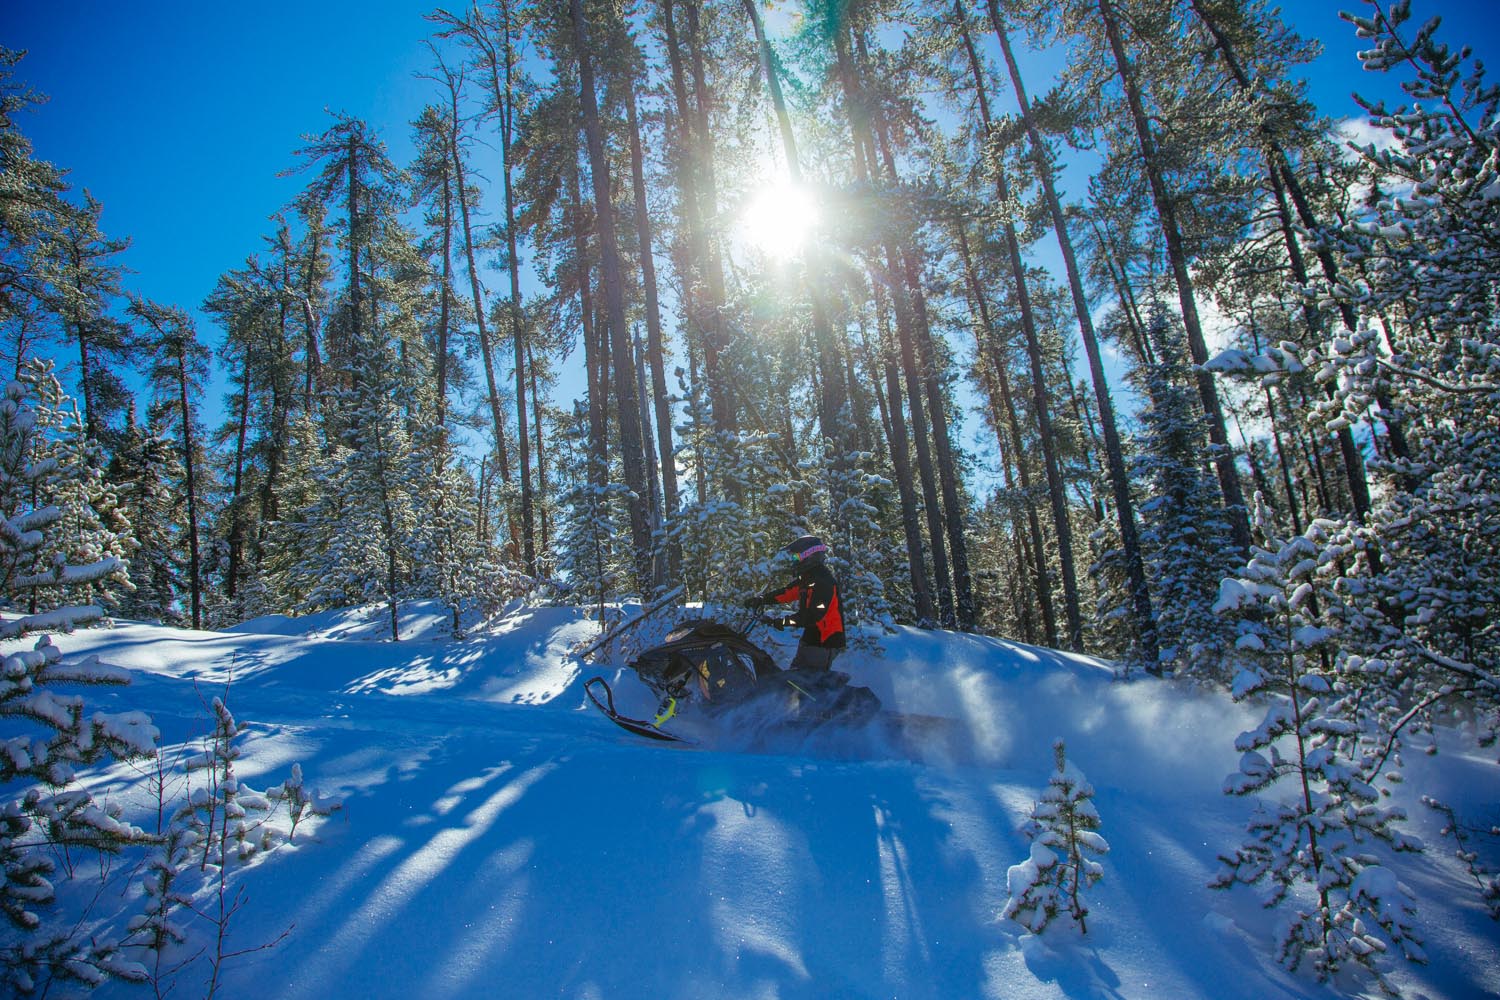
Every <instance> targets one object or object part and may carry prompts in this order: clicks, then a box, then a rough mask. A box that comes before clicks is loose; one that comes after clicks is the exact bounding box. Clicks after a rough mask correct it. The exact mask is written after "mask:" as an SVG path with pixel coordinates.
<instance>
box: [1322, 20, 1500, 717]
mask: <svg viewBox="0 0 1500 1000" xmlns="http://www.w3.org/2000/svg"><path fill="white" fill-rule="evenodd" d="M1370 6H1371V7H1372V8H1373V15H1372V16H1369V17H1352V18H1351V19H1352V20H1353V21H1354V23H1355V25H1356V26H1357V28H1358V32H1359V34H1360V36H1361V37H1362V38H1365V39H1369V40H1370V41H1371V44H1372V48H1370V49H1369V50H1367V51H1366V52H1364V53H1362V54H1361V59H1362V60H1363V62H1364V65H1365V67H1366V68H1367V69H1370V70H1375V71H1382V72H1386V71H1391V70H1395V69H1401V70H1404V71H1406V72H1409V73H1411V74H1412V76H1413V78H1412V79H1408V80H1405V81H1403V82H1402V84H1401V86H1402V88H1403V89H1404V90H1405V91H1406V92H1407V93H1408V94H1409V95H1410V96H1411V97H1412V98H1413V99H1414V101H1415V103H1413V104H1412V105H1411V106H1409V107H1405V106H1403V107H1399V108H1395V109H1388V108H1386V107H1385V106H1383V105H1371V106H1369V110H1370V112H1371V122H1372V124H1373V125H1374V126H1375V127H1376V128H1378V129H1381V130H1383V131H1385V132H1386V133H1387V134H1388V136H1389V138H1390V142H1389V143H1387V144H1381V147H1380V148H1377V146H1376V145H1374V144H1372V145H1369V146H1366V147H1365V148H1363V149H1361V150H1360V155H1361V157H1362V159H1363V161H1364V164H1365V166H1366V168H1367V171H1368V174H1369V179H1370V181H1371V194H1370V197H1369V199H1368V200H1369V205H1368V207H1367V208H1366V210H1365V211H1363V212H1361V213H1359V214H1356V215H1354V216H1352V217H1350V218H1349V219H1348V220H1347V221H1346V222H1345V223H1344V224H1343V225H1342V226H1340V227H1338V228H1337V229H1333V230H1331V231H1329V232H1326V233H1323V234H1321V235H1322V236H1323V237H1324V238H1325V239H1327V240H1329V241H1330V242H1331V243H1333V244H1334V245H1335V246H1336V247H1337V248H1338V249H1339V250H1340V251H1341V252H1342V253H1343V254H1344V255H1345V256H1346V257H1348V258H1349V259H1350V260H1352V261H1355V262H1357V263H1358V265H1359V267H1360V272H1361V274H1362V275H1363V280H1362V281H1359V282H1345V283H1342V284H1339V285H1334V286H1327V287H1323V288H1320V289H1318V291H1319V292H1320V293H1321V294H1326V295H1328V296H1329V297H1331V298H1333V299H1335V300H1338V301H1341V302H1345V303H1348V304H1350V305H1352V306H1354V307H1355V308H1357V309H1358V310H1359V311H1360V313H1361V315H1362V316H1363V318H1364V321H1365V322H1367V323H1369V324H1370V325H1369V326H1366V327H1364V328H1362V329H1360V330H1355V331H1350V330H1340V331H1335V335H1333V336H1331V337H1330V338H1329V339H1328V341H1327V343H1326V344H1324V345H1321V346H1320V347H1319V348H1318V349H1316V350H1311V351H1307V352H1304V354H1303V356H1302V357H1301V358H1300V359H1298V363H1300V364H1305V365H1307V366H1308V367H1310V368H1313V369H1315V370H1316V371H1317V373H1318V377H1319V379H1320V380H1322V381H1324V382H1325V383H1326V384H1327V385H1328V386H1329V387H1331V389H1332V398H1331V399H1330V400H1329V401H1328V402H1327V403H1326V405H1324V406H1322V407H1320V409H1319V412H1318V413H1317V414H1316V417H1317V418H1318V419H1320V420H1322V421H1323V422H1324V423H1325V424H1326V426H1328V427H1329V428H1333V429H1337V428H1339V427H1343V426H1347V425H1348V424H1350V423H1352V422H1354V421H1357V420H1359V419H1361V418H1362V417H1364V416H1366V415H1367V414H1369V413H1370V412H1371V411H1372V409H1375V410H1380V411H1381V412H1382V415H1383V416H1384V417H1385V420H1386V422H1387V423H1389V422H1391V421H1392V420H1396V421H1397V422H1398V423H1399V424H1400V425H1401V426H1402V427H1403V428H1404V435H1403V442H1404V454H1403V453H1401V452H1402V450H1403V449H1398V448H1397V447H1396V443H1397V442H1396V441H1395V440H1394V439H1392V440H1388V441H1386V442H1378V443H1382V444H1384V445H1385V448H1384V449H1383V450H1384V452H1385V454H1386V455H1387V459H1388V460H1387V461H1385V462H1382V463H1372V468H1374V469H1376V470H1378V471H1381V472H1384V473H1385V474H1386V475H1387V476H1388V478H1389V480H1390V483H1389V486H1388V488H1387V490H1386V491H1385V493H1384V495H1383V496H1382V497H1381V498H1380V500H1379V502H1378V503H1377V505H1376V508H1375V510H1374V511H1373V513H1372V516H1371V518H1370V524H1369V526H1368V527H1369V528H1370V531H1371V538H1372V542H1373V544H1374V545H1375V546H1376V548H1377V550H1378V552H1379V572H1377V573H1375V574H1374V576H1373V578H1372V579H1371V580H1370V581H1369V582H1368V583H1367V584H1366V585H1365V586H1363V587H1362V589H1361V591H1360V594H1359V599H1358V607H1357V608H1355V609H1354V617H1351V627H1356V628H1358V629H1359V631H1360V636H1361V640H1362V645H1363V646H1364V648H1365V650H1366V655H1367V659H1368V660H1369V661H1370V664H1371V671H1370V672H1371V673H1373V672H1375V671H1377V670H1378V672H1379V673H1381V674H1382V675H1383V676H1385V677H1387V678H1388V679H1389V681H1390V683H1389V685H1388V686H1389V687H1391V688H1395V687H1398V686H1400V685H1403V684H1404V685H1406V687H1407V688H1408V690H1407V691H1405V692H1404V694H1403V698H1404V699H1406V702H1407V704H1406V708H1410V706H1411V705H1412V704H1418V703H1421V702H1428V703H1431V704H1433V705H1439V706H1440V705H1442V704H1444V703H1445V701H1446V703H1448V704H1454V703H1461V704H1462V706H1463V711H1464V712H1465V713H1466V714H1483V715H1487V716H1488V717H1489V718H1490V719H1491V720H1492V721H1491V725H1494V720H1497V719H1500V651H1497V647H1496V644H1495V643H1494V642H1493V641H1490V640H1491V637H1492V635H1493V632H1494V627H1495V626H1494V622H1495V621H1496V620H1497V618H1500V520H1497V518H1496V517H1495V516H1494V508H1495V503H1496V500H1495V497H1496V489H1495V487H1494V485H1493V483H1494V476H1495V470H1496V469H1497V468H1500V282H1497V280H1496V274H1495V266H1494V261H1495V255H1496V253H1497V250H1500V213H1497V212H1496V211H1495V206H1496V204H1497V199H1500V158H1497V156H1496V152H1495V151H1496V150H1497V149H1500V86H1496V85H1494V84H1491V83H1488V82H1486V80H1485V78H1484V73H1483V69H1482V67H1481V66H1480V65H1479V64H1478V63H1477V62H1475V63H1474V64H1473V66H1472V68H1466V63H1467V62H1468V58H1469V53H1468V50H1467V48H1465V49H1464V50H1463V51H1460V52H1453V51H1451V50H1449V48H1448V47H1447V46H1446V45H1444V44H1442V43H1441V42H1439V41H1438V40H1437V37H1436V33H1437V30H1438V27H1439V25H1438V19H1436V18H1434V19H1432V20H1431V21H1429V22H1428V23H1427V24H1425V25H1423V26H1422V27H1421V28H1419V29H1416V30H1415V31H1412V30H1410V28H1409V27H1408V26H1407V24H1406V22H1407V19H1408V18H1409V16H1410V4H1409V3H1408V2H1405V0H1399V2H1395V3H1391V4H1389V5H1388V6H1385V5H1382V4H1381V3H1375V2H1371V4H1370ZM1382 400H1383V401H1384V402H1382ZM1387 404H1388V405H1389V407H1390V409H1391V410H1392V411H1393V412H1390V413H1386V412H1384V411H1385V410H1386V405H1387ZM1404 710H1405V709H1403V711H1404Z"/></svg>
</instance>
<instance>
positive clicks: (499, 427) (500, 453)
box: [448, 86, 510, 484]
mask: <svg viewBox="0 0 1500 1000" xmlns="http://www.w3.org/2000/svg"><path fill="white" fill-rule="evenodd" d="M449 97H450V117H449V124H450V125H451V126H452V129H453V131H452V132H450V133H449V136H448V154H449V156H450V157H451V158H452V160H453V181H454V184H455V185H456V186H457V188H458V190H457V191H456V192H455V194H456V195H457V197H458V212H459V221H460V223H461V224H462V226H463V231H464V257H465V259H466V260H467V262H468V265H469V290H470V292H471V294H472V295H473V298H474V318H475V321H476V322H477V323H478V325H479V354H480V357H481V358H482V359H483V361H484V380H485V386H486V388H488V390H489V407H490V420H491V422H492V425H493V427H494V431H495V453H496V456H497V457H498V458H499V460H500V480H501V482H504V483H506V484H509V483H510V462H509V458H508V457H507V454H506V448H505V412H504V410H503V409H502V408H501V406H500V387H499V384H498V383H497V381H496V379H495V356H494V352H493V351H492V350H491V346H490V333H489V327H488V326H486V325H485V319H484V312H485V310H484V292H483V291H482V290H481V289H480V287H479V267H478V265H477V264H476V263H475V260H474V233H473V229H472V228H471V226H470V222H469V199H468V192H467V188H466V185H465V183H464V160H463V156H461V155H460V153H459V148H458V121H459V118H458V88H457V87H452V86H450V87H449Z"/></svg>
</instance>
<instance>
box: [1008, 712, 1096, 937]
mask: <svg viewBox="0 0 1500 1000" xmlns="http://www.w3.org/2000/svg"><path fill="white" fill-rule="evenodd" d="M1052 755H1053V759H1054V761H1055V762H1056V770H1054V771H1053V772H1052V774H1051V776H1050V777H1048V779H1047V789H1046V791H1044V792H1042V797H1041V798H1040V799H1038V800H1037V802H1036V804H1035V806H1033V807H1032V810H1031V819H1030V821H1029V822H1027V824H1026V827H1025V833H1026V835H1027V836H1028V837H1029V838H1030V839H1031V856H1030V857H1028V858H1027V859H1026V860H1025V861H1023V862H1021V863H1020V864H1018V865H1012V866H1011V867H1010V869H1009V870H1008V871H1007V872H1006V873H1005V882H1006V887H1007V889H1008V890H1009V892H1010V898H1009V899H1008V900H1007V901H1006V904H1005V908H1004V909H1003V910H1001V912H1000V916H1001V917H1002V918H1003V919H1007V920H1014V921H1016V923H1018V924H1020V925H1021V926H1022V927H1025V928H1026V929H1027V930H1029V931H1031V933H1033V934H1040V933H1041V932H1042V931H1043V930H1044V929H1045V928H1046V927H1047V925H1048V924H1049V923H1050V922H1051V921H1052V919H1053V918H1054V917H1056V916H1057V915H1058V914H1059V913H1066V914H1067V915H1068V917H1070V918H1071V919H1072V920H1074V921H1075V922H1076V923H1077V924H1078V929H1079V930H1080V931H1081V932H1085V933H1086V932H1087V931H1088V926H1087V924H1086V923H1085V918H1086V917H1087V916H1088V912H1089V908H1088V906H1087V905H1086V904H1085V903H1084V901H1083V899H1082V898H1081V896H1080V894H1081V893H1082V892H1083V890H1084V889H1086V888H1088V887H1089V886H1092V885H1093V884H1095V883H1096V882H1098V881H1099V880H1100V879H1101V878H1103V877H1104V867H1103V866H1102V865H1100V864H1099V862H1097V861H1095V860H1093V858H1091V857H1089V856H1088V855H1100V854H1107V853H1109V843H1108V842H1107V841H1106V840H1105V839H1104V838H1103V837H1102V836H1100V835H1099V833H1098V830H1099V811H1098V810H1097V809H1096V808H1095V807H1094V799H1093V797H1094V786H1093V785H1091V784H1089V782H1088V779H1087V778H1085V777H1084V775H1083V772H1082V771H1080V770H1079V769H1078V767H1077V766H1076V765H1074V764H1073V763H1072V762H1071V761H1069V760H1068V759H1067V750H1066V747H1065V746H1064V745H1063V741H1062V740H1058V741H1057V742H1055V743H1053V744H1052Z"/></svg>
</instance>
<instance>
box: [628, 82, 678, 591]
mask: <svg viewBox="0 0 1500 1000" xmlns="http://www.w3.org/2000/svg"><path fill="white" fill-rule="evenodd" d="M625 116H626V121H627V123H628V125H629V127H630V180H631V186H632V189H633V191H634V194H635V231H636V239H637V242H639V243H640V258H641V285H642V288H643V290H644V294H645V299H646V302H645V305H646V352H645V354H646V360H647V361H648V362H649V363H650V368H651V390H652V392H651V398H652V401H653V403H654V408H655V416H656V454H657V458H658V459H659V461H660V467H661V495H662V514H663V516H664V517H671V516H672V515H674V514H676V513H677V458H676V455H675V453H674V451H673V447H672V400H671V395H670V394H669V393H668V391H667V372H666V361H665V358H664V353H665V351H664V348H663V344H662V329H661V307H660V305H659V304H658V302H657V294H656V258H655V255H654V254H653V252H652V233H651V213H650V212H649V211H647V206H646V170H645V157H644V155H643V154H642V151H641V128H640V117H639V113H638V111H637V109H636V101H635V81H634V80H631V81H629V83H628V85H627V86H626V88H625ZM643 398H644V393H643ZM678 551H679V550H678V546H677V544H676V542H675V541H673V542H669V543H668V552H667V561H668V563H669V564H670V565H669V566H667V567H666V570H667V578H668V579H669V580H671V581H672V582H676V579H677V574H678V573H679V565H680V562H681V556H680V554H678ZM666 582H667V581H666V580H664V581H663V584H665V583H666Z"/></svg>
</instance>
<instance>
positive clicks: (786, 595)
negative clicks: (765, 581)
mask: <svg viewBox="0 0 1500 1000" xmlns="http://www.w3.org/2000/svg"><path fill="white" fill-rule="evenodd" d="M760 596H761V597H762V599H764V600H765V601H766V603H768V604H791V603H792V602H793V601H796V600H798V599H799V598H801V596H802V585H801V584H800V583H798V582H797V581H795V580H793V581H792V582H791V583H789V584H787V585H786V586H785V587H783V588H782V589H780V590H768V591H766V592H765V593H764V594H761V595H760Z"/></svg>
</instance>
